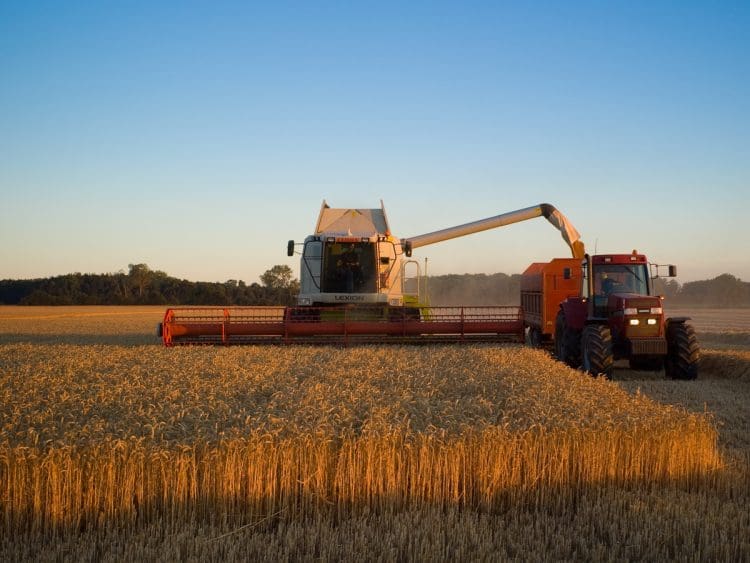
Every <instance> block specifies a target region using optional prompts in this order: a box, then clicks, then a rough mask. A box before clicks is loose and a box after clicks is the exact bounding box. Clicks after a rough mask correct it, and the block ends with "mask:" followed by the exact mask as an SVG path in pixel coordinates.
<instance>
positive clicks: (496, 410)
mask: <svg viewBox="0 0 750 563" xmlns="http://www.w3.org/2000/svg"><path fill="white" fill-rule="evenodd" d="M0 373H1V374H2V376H1V377H2V379H1V380H0V385H1V386H0V440H1V441H2V443H1V445H0V498H2V499H3V502H2V505H1V507H0V510H1V511H2V512H1V514H2V518H3V525H4V526H5V529H6V531H11V530H13V531H23V530H25V531H34V532H35V533H36V532H41V533H45V531H52V530H63V531H64V530H84V529H90V528H97V527H102V526H107V525H112V524H115V525H125V526H130V525H132V524H135V523H140V524H144V523H148V522H154V521H158V520H162V519H165V518H166V519H169V520H185V521H194V520H195V519H196V518H197V519H205V518H207V519H210V520H211V521H214V520H219V521H223V522H230V523H231V522H236V523H237V524H238V525H239V523H241V522H245V521H246V519H247V517H248V515H251V516H252V515H255V516H258V517H263V516H268V515H271V514H281V513H284V514H286V515H289V516H292V515H293V516H295V517H303V516H310V515H314V514H333V515H338V516H339V517H340V516H342V515H345V514H352V513H356V512H357V511H362V510H364V511H371V510H377V511H392V510H406V509H408V510H411V509H415V508H419V507H432V508H435V507H438V508H439V507H442V508H444V509H448V508H451V507H456V508H479V509H486V510H496V509H505V508H507V507H509V506H514V505H517V504H518V503H528V502H546V501H548V500H549V499H555V498H567V496H569V495H571V494H575V493H576V491H580V490H582V489H584V488H587V487H590V486H595V485H601V484H615V485H620V486H624V487H628V486H630V485H634V486H641V485H643V484H644V483H655V482H664V481H668V480H671V481H674V480H679V481H681V482H688V483H690V482H696V480H700V479H701V476H703V475H705V474H706V473H707V472H709V471H711V470H713V469H716V468H717V467H719V466H720V463H721V462H720V459H719V455H718V453H717V446H716V440H717V434H716V430H715V428H714V427H713V425H712V424H711V421H710V420H709V419H708V418H707V417H705V416H703V415H696V414H688V413H687V412H685V411H684V410H682V409H678V408H674V407H667V406H663V405H660V404H657V403H655V402H653V401H651V400H650V399H648V398H646V397H644V396H640V395H635V396H631V395H628V394H627V393H626V392H624V391H622V390H621V389H620V388H619V387H618V386H617V385H615V384H613V383H611V382H606V381H601V380H594V379H590V378H586V377H582V376H581V374H580V373H578V372H574V371H572V370H567V369H565V368H561V366H560V365H559V364H558V363H556V362H554V361H553V360H551V359H550V358H548V357H547V356H546V355H544V354H543V353H541V352H538V351H533V350H529V349H523V348H518V347H509V348H494V347H420V348H377V347H372V348H355V349H347V350H335V349H319V348H318V349H313V348H288V349H279V348H242V349H218V348H192V349H191V348H186V349H178V350H173V349H170V350H167V349H162V348H158V347H153V346H151V347H129V348H124V347H108V346H74V345H30V344H6V345H3V346H0ZM352 511H354V512H352Z"/></svg>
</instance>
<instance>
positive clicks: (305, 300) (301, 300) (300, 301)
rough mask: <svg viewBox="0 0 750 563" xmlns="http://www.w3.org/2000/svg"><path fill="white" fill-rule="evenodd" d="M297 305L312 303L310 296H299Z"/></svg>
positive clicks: (303, 305) (302, 305)
mask: <svg viewBox="0 0 750 563" xmlns="http://www.w3.org/2000/svg"><path fill="white" fill-rule="evenodd" d="M297 305H299V306H301V307H306V306H308V305H312V298H310V297H300V298H299V299H298V300H297Z"/></svg>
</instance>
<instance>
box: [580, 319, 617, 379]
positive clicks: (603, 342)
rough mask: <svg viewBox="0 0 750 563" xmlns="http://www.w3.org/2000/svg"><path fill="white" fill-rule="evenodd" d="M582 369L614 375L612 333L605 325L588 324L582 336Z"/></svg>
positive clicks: (592, 372)
mask: <svg viewBox="0 0 750 563" xmlns="http://www.w3.org/2000/svg"><path fill="white" fill-rule="evenodd" d="M582 341H583V342H582V351H581V356H582V357H581V360H582V366H581V367H582V369H583V371H585V372H587V373H590V374H591V375H603V376H604V377H606V378H607V379H610V378H611V377H612V369H613V367H614V357H613V355H612V333H610V331H609V327H607V326H604V325H586V327H585V328H584V329H583V337H582Z"/></svg>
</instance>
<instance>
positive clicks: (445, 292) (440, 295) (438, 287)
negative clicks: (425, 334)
mask: <svg viewBox="0 0 750 563" xmlns="http://www.w3.org/2000/svg"><path fill="white" fill-rule="evenodd" d="M520 283H521V276H520V275H518V274H513V275H512V276H508V275H506V274H491V275H488V274H464V275H456V274H451V275H445V276H432V277H430V278H429V280H428V282H427V286H428V293H429V296H430V303H431V304H432V305H435V306H450V305H518V304H519V302H520V299H519V294H520ZM654 292H655V293H656V294H657V295H663V296H665V297H666V303H667V304H668V305H669V306H672V307H680V306H682V307H716V308H731V307H750V283H748V282H743V281H742V280H740V279H739V278H736V277H735V276H733V275H731V274H722V275H720V276H717V277H715V278H713V279H710V280H702V281H692V282H686V283H684V284H682V285H680V284H679V283H678V282H677V281H676V280H674V279H668V278H656V279H654Z"/></svg>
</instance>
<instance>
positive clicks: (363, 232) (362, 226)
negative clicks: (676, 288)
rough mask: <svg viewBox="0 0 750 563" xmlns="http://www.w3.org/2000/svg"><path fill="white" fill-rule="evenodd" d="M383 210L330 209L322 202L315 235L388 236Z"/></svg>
mask: <svg viewBox="0 0 750 563" xmlns="http://www.w3.org/2000/svg"><path fill="white" fill-rule="evenodd" d="M390 233H391V230H390V228H389V227H388V219H387V218H386V216H385V209H383V207H382V206H381V208H380V209H343V208H338V209H335V208H332V207H329V206H328V204H327V203H326V202H325V201H324V202H323V205H322V206H321V208H320V216H319V217H318V224H317V225H316V227H315V234H316V235H329V236H356V237H368V238H369V237H371V236H376V235H390Z"/></svg>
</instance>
